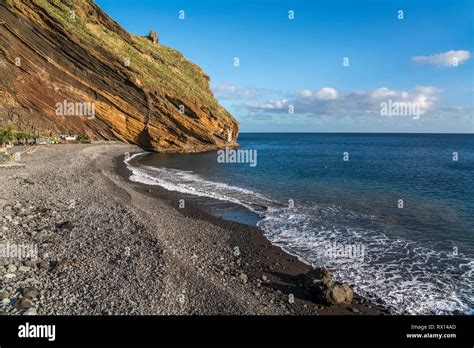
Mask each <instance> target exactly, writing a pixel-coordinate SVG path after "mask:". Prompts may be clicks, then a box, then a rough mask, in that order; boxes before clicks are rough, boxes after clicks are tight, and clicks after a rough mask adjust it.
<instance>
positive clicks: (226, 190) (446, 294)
mask: <svg viewBox="0 0 474 348" xmlns="http://www.w3.org/2000/svg"><path fill="white" fill-rule="evenodd" d="M139 155H142V154H136V155H134V156H132V157H130V159H129V160H128V161H126V163H127V166H128V168H129V169H130V170H131V171H132V175H131V177H130V179H131V180H133V181H136V182H141V183H144V184H147V185H158V186H161V187H163V188H165V189H167V190H171V191H177V192H182V193H187V194H192V195H196V196H202V197H209V198H213V199H218V200H222V201H227V202H232V203H236V204H239V205H242V206H244V207H246V208H247V209H249V210H251V211H253V212H255V213H257V214H259V215H260V216H261V217H262V219H261V221H259V223H258V226H259V227H260V228H261V229H262V230H263V231H264V233H265V235H266V237H267V238H268V239H269V240H270V241H271V242H272V243H274V244H275V245H278V246H280V247H282V248H283V249H284V250H285V251H286V252H288V253H290V254H292V255H295V256H297V257H298V258H299V259H300V260H302V261H303V262H306V263H308V264H311V265H314V266H321V265H324V266H327V267H329V268H330V269H331V270H332V271H333V273H334V275H335V277H336V278H337V279H338V280H340V281H347V282H349V283H350V284H351V285H353V286H354V288H355V291H356V292H357V293H359V294H361V295H362V296H364V297H366V298H370V299H372V300H374V301H375V300H380V299H381V300H382V301H383V303H382V304H383V305H384V306H385V307H386V308H387V309H389V310H390V311H391V312H392V313H408V314H431V313H435V314H448V313H451V312H452V311H453V310H455V309H457V310H460V311H462V312H465V313H469V312H470V311H472V303H473V299H472V296H473V295H472V294H473V293H474V286H473V281H472V279H473V278H472V269H473V267H472V266H473V263H474V261H473V260H472V258H468V257H467V256H464V255H462V254H459V255H457V256H455V255H453V254H452V253H450V252H446V253H442V252H439V251H434V250H433V249H430V248H429V247H427V246H421V245H419V244H417V243H414V242H412V241H408V240H403V239H393V238H389V237H387V236H386V235H385V234H384V233H382V232H381V231H380V230H377V229H370V228H358V227H353V226H354V223H352V220H354V219H362V220H364V221H371V220H373V219H374V217H371V216H361V215H360V214H359V215H358V214H355V213H353V212H347V211H342V209H340V208H339V207H336V206H324V207H322V206H317V205H305V206H298V207H295V208H286V207H284V205H283V204H281V203H279V202H277V201H274V200H272V199H270V198H268V197H265V196H264V195H261V194H259V193H257V192H254V191H252V190H248V189H244V188H241V187H237V186H232V185H228V184H225V183H221V182H214V181H209V180H206V179H204V178H202V177H201V176H199V175H197V174H195V173H193V172H190V171H181V170H175V169H169V168H156V167H151V166H142V165H137V166H135V165H130V163H129V162H130V160H131V159H132V158H135V157H137V156H139ZM333 242H337V243H342V244H344V243H360V244H363V245H364V246H365V247H366V257H365V258H364V260H357V259H351V258H340V257H338V258H335V257H327V256H326V255H325V254H324V250H325V248H327V246H328V245H329V244H330V243H333Z"/></svg>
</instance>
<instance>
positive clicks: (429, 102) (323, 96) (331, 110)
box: [244, 86, 440, 116]
mask: <svg viewBox="0 0 474 348" xmlns="http://www.w3.org/2000/svg"><path fill="white" fill-rule="evenodd" d="M439 92H440V90H439V89H437V88H435V87H432V86H419V87H416V88H414V89H412V90H407V91H403V90H394V89H390V88H387V87H381V88H377V89H375V90H372V91H356V92H349V93H342V92H341V93H338V92H337V91H336V90H335V89H333V88H330V87H325V88H322V89H320V90H318V91H316V92H312V93H311V94H309V93H308V90H303V91H300V92H299V93H297V94H296V95H295V96H294V97H293V98H290V99H280V100H272V101H268V102H263V103H258V102H253V103H246V104H244V106H245V107H246V108H247V109H248V110H250V111H257V110H258V111H261V112H277V113H278V112H280V113H282V112H288V107H289V106H290V105H293V107H294V113H295V114H309V115H317V116H321V115H328V116H351V115H352V116H364V115H365V116H367V115H380V105H381V103H387V102H389V100H391V101H392V102H393V103H397V102H403V103H414V104H416V105H417V107H419V110H420V115H424V114H426V113H427V112H428V111H430V110H432V109H433V108H434V105H435V102H436V100H437V96H436V95H437V94H438V93H439Z"/></svg>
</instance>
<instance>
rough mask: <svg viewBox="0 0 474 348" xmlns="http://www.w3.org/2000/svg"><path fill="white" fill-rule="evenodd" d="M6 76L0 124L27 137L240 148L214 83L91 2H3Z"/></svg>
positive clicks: (0, 21) (2, 67)
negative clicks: (66, 136) (76, 136)
mask: <svg viewBox="0 0 474 348" xmlns="http://www.w3.org/2000/svg"><path fill="white" fill-rule="evenodd" d="M0 76H1V77H0V123H6V122H9V121H12V122H14V123H15V124H16V125H17V128H20V129H22V130H27V131H30V132H32V131H35V130H36V132H39V133H40V134H42V135H45V136H48V135H56V134H64V133H65V134H81V133H87V134H88V135H89V136H90V137H91V138H92V139H106V140H110V139H118V140H122V141H125V142H129V143H133V144H138V145H140V146H141V147H143V148H145V149H150V150H155V151H166V152H197V151H207V150H213V149H216V148H220V147H225V146H235V145H236V140H237V135H238V124H237V122H236V120H235V119H234V118H233V117H232V116H231V115H230V114H229V113H228V112H227V111H226V110H225V109H224V108H223V107H222V106H220V105H219V103H218V102H217V100H216V99H215V98H214V95H213V93H212V91H211V90H210V89H209V80H210V79H209V76H208V75H206V74H205V73H204V71H202V70H201V69H200V68H199V67H198V66H197V65H195V64H193V63H191V62H190V61H188V60H187V59H186V58H184V57H183V55H182V54H181V53H179V52H177V51H175V50H173V49H170V48H168V47H165V46H162V45H159V44H154V43H153V42H152V41H151V40H150V39H148V38H146V37H141V36H136V35H132V34H130V33H128V32H126V31H125V30H124V29H123V28H121V27H120V25H119V24H117V23H116V22H115V21H113V20H112V19H111V18H110V17H109V16H108V15H107V14H106V13H105V12H103V11H102V10H101V9H100V8H99V7H98V6H97V5H95V4H94V3H93V2H92V0H62V1H59V0H0Z"/></svg>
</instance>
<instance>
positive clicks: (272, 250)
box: [114, 152, 388, 315]
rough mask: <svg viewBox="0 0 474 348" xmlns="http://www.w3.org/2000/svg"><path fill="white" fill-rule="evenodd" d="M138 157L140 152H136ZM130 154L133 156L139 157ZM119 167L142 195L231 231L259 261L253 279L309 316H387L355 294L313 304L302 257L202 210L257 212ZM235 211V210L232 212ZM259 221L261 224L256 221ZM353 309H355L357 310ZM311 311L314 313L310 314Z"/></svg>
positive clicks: (121, 161)
mask: <svg viewBox="0 0 474 348" xmlns="http://www.w3.org/2000/svg"><path fill="white" fill-rule="evenodd" d="M137 153H138V152H137ZM137 153H134V154H130V155H131V156H133V155H135V154H137ZM114 162H115V165H116V171H117V173H118V174H119V175H120V176H121V178H122V179H123V180H125V181H127V182H129V183H130V184H132V185H135V187H137V190H141V191H142V192H143V194H145V195H149V196H151V197H155V198H157V199H161V200H165V201H166V202H167V204H169V206H171V207H172V208H174V209H175V210H176V211H178V212H179V213H180V214H182V215H183V216H185V217H189V218H192V219H195V220H204V221H206V222H209V223H211V224H212V225H216V226H219V227H223V228H225V229H227V230H230V231H231V232H232V233H233V238H232V242H233V243H234V244H235V245H237V246H239V248H243V249H245V250H247V251H248V254H249V255H254V257H255V256H256V257H257V258H258V261H257V262H256V263H257V264H260V265H259V266H258V268H259V269H256V268H255V266H256V265H253V267H251V268H250V272H249V273H250V274H251V276H252V277H254V278H256V279H258V278H259V274H260V278H261V275H264V276H265V277H266V278H267V279H269V282H270V284H269V285H268V286H269V287H270V288H272V289H275V290H276V291H280V292H281V293H282V294H285V295H287V296H289V295H290V294H293V295H294V296H295V301H297V302H300V303H301V304H302V305H303V307H305V309H308V311H309V312H310V313H308V314H321V315H325V314H326V315H327V314H329V315H331V314H334V315H344V314H349V315H350V314H355V313H361V314H368V315H380V314H388V312H387V311H386V310H385V309H383V308H381V307H378V306H377V304H374V303H370V302H369V301H368V300H367V299H364V298H363V297H361V296H359V295H357V294H354V301H353V304H352V305H347V306H338V305H331V306H326V305H324V304H321V303H319V304H318V303H315V302H314V301H312V300H311V298H310V296H309V295H308V294H307V293H306V291H305V289H303V288H302V287H301V284H302V283H303V281H304V279H303V275H304V274H305V273H307V272H309V271H311V270H312V269H313V268H312V266H311V265H310V264H309V263H307V262H305V261H304V260H301V259H300V257H299V256H297V255H293V254H291V253H289V252H287V251H286V250H284V249H283V248H281V247H279V246H277V245H274V244H273V243H272V242H270V241H269V240H268V239H267V237H266V236H265V234H264V231H263V230H262V229H260V228H259V227H258V226H257V225H256V224H255V225H250V224H247V223H245V222H242V221H240V222H239V221H231V220H228V219H225V218H222V217H218V216H216V215H214V214H212V213H210V212H209V211H207V210H206V209H203V207H202V204H203V203H202V201H205V202H206V203H205V204H208V203H209V202H211V205H212V202H214V203H216V204H219V205H226V206H228V207H232V206H234V208H235V209H236V210H245V211H247V212H248V213H250V214H253V215H255V216H258V215H257V214H255V213H254V212H251V211H250V210H248V209H247V208H245V207H242V206H240V205H238V204H236V203H231V202H222V201H219V200H216V199H213V198H210V197H200V196H194V195H191V194H187V193H181V192H177V191H170V190H167V189H165V188H163V187H161V186H159V185H147V184H144V183H140V182H135V181H132V180H130V175H131V174H132V172H131V171H130V170H129V169H128V168H127V165H126V163H125V162H124V156H123V155H122V156H119V157H117V158H115V159H114ZM181 199H184V200H185V202H186V208H185V209H180V208H179V202H180V200H181ZM231 209H232V208H231ZM257 221H258V220H257ZM354 307H355V308H356V309H355V310H354ZM311 311H315V312H314V313H311Z"/></svg>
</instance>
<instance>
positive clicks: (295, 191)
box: [126, 133, 474, 315]
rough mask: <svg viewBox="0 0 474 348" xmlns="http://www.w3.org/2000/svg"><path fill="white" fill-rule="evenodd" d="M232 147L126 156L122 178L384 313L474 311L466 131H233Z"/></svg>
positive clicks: (471, 180) (472, 199) (473, 176)
mask: <svg viewBox="0 0 474 348" xmlns="http://www.w3.org/2000/svg"><path fill="white" fill-rule="evenodd" d="M238 142H239V144H240V148H238V149H233V150H232V149H228V150H227V153H224V152H223V151H220V152H218V151H215V152H207V153H200V154H159V153H150V152H144V153H139V154H135V155H133V156H132V157H130V158H128V159H127V160H126V162H127V165H128V167H129V169H130V170H131V172H132V174H131V177H130V179H131V180H133V181H137V182H141V183H143V184H146V185H159V186H161V187H163V188H165V189H168V190H172V191H177V192H181V193H183V194H187V195H192V196H194V197H199V198H200V201H201V202H203V201H206V200H208V201H212V202H214V203H213V204H212V205H207V206H206V204H204V205H203V208H204V209H205V210H207V211H209V212H210V213H211V214H215V215H216V216H219V217H221V218H225V219H229V220H234V221H237V222H240V223H244V224H250V225H256V226H258V227H259V228H260V229H261V230H263V232H264V234H265V236H266V237H267V238H268V239H269V240H270V241H271V242H272V243H274V244H275V245H278V246H280V247H281V248H283V249H284V250H285V251H287V252H288V253H290V254H293V255H296V256H298V258H299V259H300V260H302V261H303V262H306V263H308V264H311V265H313V266H315V267H316V266H325V267H328V268H329V269H330V270H331V271H332V272H333V274H334V276H335V277H336V279H338V280H339V281H345V282H348V283H349V284H350V285H352V286H353V287H354V290H355V292H356V293H358V294H360V295H361V296H364V297H366V298H368V299H370V300H371V301H373V302H374V303H377V304H379V305H380V306H383V307H384V308H386V309H387V310H388V311H389V312H390V313H393V314H438V315H443V314H445V315H449V314H453V313H457V312H461V313H465V314H468V315H472V314H474V306H473V303H474V286H473V285H474V283H473V267H474V135H473V134H373V133H370V134H359V133H358V134H352V133H351V134H349V133H243V134H240V135H239V139H238ZM233 151H235V152H234V153H233ZM238 151H240V152H238ZM210 198H211V199H212V200H209V199H210ZM215 202H218V203H217V204H216V203H215ZM220 203H221V204H220ZM209 207H212V208H211V209H209ZM232 207H234V208H232ZM235 207H237V208H235Z"/></svg>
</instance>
